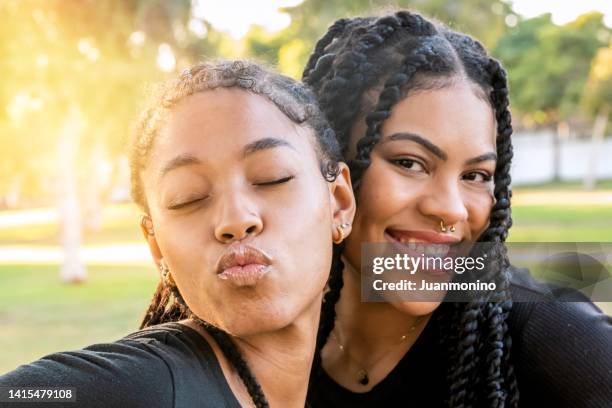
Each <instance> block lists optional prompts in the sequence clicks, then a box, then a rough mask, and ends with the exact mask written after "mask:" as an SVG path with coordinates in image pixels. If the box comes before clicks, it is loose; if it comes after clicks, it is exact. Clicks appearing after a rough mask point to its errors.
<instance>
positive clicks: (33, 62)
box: [0, 0, 612, 208]
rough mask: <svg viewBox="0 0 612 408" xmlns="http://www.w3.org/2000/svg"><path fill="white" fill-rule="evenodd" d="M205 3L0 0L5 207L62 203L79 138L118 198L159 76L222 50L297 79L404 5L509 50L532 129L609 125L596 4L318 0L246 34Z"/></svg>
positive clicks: (519, 99) (0, 169) (0, 194)
mask: <svg viewBox="0 0 612 408" xmlns="http://www.w3.org/2000/svg"><path fill="white" fill-rule="evenodd" d="M196 3H197V0H194V2H193V3H192V2H191V1H189V0H174V1H163V0H108V1H104V2H99V1H93V0H45V1H42V0H20V1H17V0H4V1H0V19H1V21H3V24H2V27H1V28H0V75H1V77H2V79H3V84H2V86H1V87H0V107H1V108H2V109H0V146H1V150H0V208H2V207H20V206H23V205H41V204H46V203H49V202H52V201H53V200H55V199H56V196H57V191H58V190H60V191H61V189H58V187H57V186H58V183H60V184H61V183H62V177H63V176H62V172H61V171H59V166H58V161H59V160H60V158H61V157H63V156H64V155H65V152H63V151H61V143H60V142H61V141H62V140H64V141H66V143H68V144H70V145H71V146H73V147H74V145H75V143H76V144H77V145H78V146H77V147H78V149H77V151H76V152H75V153H74V156H75V162H74V174H76V176H77V183H78V186H79V188H78V191H79V192H80V193H79V194H81V195H83V196H85V197H88V199H87V200H88V201H96V200H97V199H94V198H92V197H100V198H99V200H105V199H107V198H108V196H109V195H110V194H112V189H113V188H118V185H119V184H121V183H122V182H124V180H122V179H121V177H122V171H123V172H124V173H125V159H124V146H125V142H126V138H127V136H128V135H129V132H130V126H131V124H132V123H133V121H134V118H135V117H136V116H137V113H138V110H139V108H140V107H141V106H142V105H143V104H142V101H143V99H144V98H145V97H146V95H147V94H146V87H147V85H149V84H151V83H154V82H156V81H158V80H161V79H163V78H165V77H167V76H168V75H171V74H173V73H175V72H177V71H180V70H181V69H183V68H184V67H186V66H188V65H190V64H192V63H194V62H196V61H198V60H201V59H203V58H211V57H230V58H234V57H247V58H252V59H255V60H258V61H262V62H266V63H269V64H271V65H275V66H277V67H278V69H279V70H280V71H282V72H284V73H286V74H288V75H290V76H293V77H296V78H297V77H299V76H300V74H301V70H302V67H303V65H304V63H305V61H306V58H307V57H308V55H309V53H310V52H311V50H312V48H313V46H314V43H315V41H316V39H318V38H319V37H320V36H321V35H322V34H323V33H324V32H325V31H326V29H327V27H328V26H329V25H330V24H331V23H332V22H333V21H334V20H335V19H337V18H340V17H345V16H354V15H360V14H380V13H383V12H386V11H390V10H391V9H392V8H396V7H407V8H410V9H414V10H418V11H419V12H422V13H424V14H425V15H428V16H431V17H434V18H436V19H438V20H440V21H442V22H444V23H447V24H449V25H450V26H451V27H454V28H456V29H458V30H461V31H464V32H467V33H470V34H472V35H474V36H475V37H476V38H478V39H480V40H481V41H482V42H483V43H484V44H485V45H486V46H487V47H488V48H489V49H490V50H491V52H492V53H493V55H494V56H496V57H499V58H501V59H502V61H503V62H504V65H505V66H506V68H507V69H508V71H509V76H510V83H511V101H512V109H513V113H514V115H515V118H516V123H517V125H518V127H519V128H520V127H526V128H534V127H536V128H537V127H542V126H549V127H557V126H559V124H564V125H567V124H568V123H573V124H576V126H577V128H578V129H584V130H585V132H586V131H588V129H590V128H592V127H593V125H594V123H595V121H596V118H597V117H598V116H599V117H600V121H602V120H604V118H603V116H605V122H606V124H607V122H608V114H607V113H608V111H609V105H610V103H611V95H610V94H611V92H612V91H611V88H612V85H610V83H611V81H612V68H610V66H611V64H610V59H611V58H612V57H611V55H612V42H611V38H612V36H611V29H610V27H607V26H606V25H605V24H604V21H603V15H602V14H600V13H597V12H593V13H589V14H585V15H582V16H580V17H578V18H577V19H576V20H575V21H573V22H571V23H568V24H565V25H556V24H554V23H553V22H552V20H551V16H550V14H544V15H542V16H540V17H536V18H532V19H524V18H522V17H521V16H520V15H518V14H516V13H514V12H513V10H512V6H511V4H510V3H508V2H505V1H500V0H494V1H490V0H462V1H450V0H400V1H395V2H389V1H381V0H334V1H326V0H305V1H303V2H298V3H297V4H296V5H293V6H291V7H285V8H284V9H282V11H284V12H285V13H287V14H288V15H289V16H290V18H291V22H290V24H289V25H288V26H287V27H286V28H284V29H282V30H280V31H275V32H270V31H267V30H266V28H264V27H262V26H257V25H254V26H251V28H250V29H249V30H248V32H247V33H246V35H244V36H243V37H242V38H239V39H236V38H234V37H232V36H230V35H229V34H228V33H226V32H223V31H218V30H217V29H215V28H214V27H213V26H212V25H211V24H210V23H209V22H208V21H207V20H206V7H205V5H202V4H200V5H199V7H197V10H198V12H197V13H196V12H195V10H196V6H198V5H197V4H196ZM294 3H295V2H294ZM70 140H74V141H75V142H70ZM58 149H60V150H59V151H58ZM67 162H70V160H67ZM64 173H65V172H64ZM124 195H125V192H124ZM99 200H98V201H99ZM91 205H92V206H94V207H95V206H96V205H95V204H91Z"/></svg>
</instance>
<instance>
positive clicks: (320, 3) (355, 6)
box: [246, 0, 512, 78]
mask: <svg viewBox="0 0 612 408" xmlns="http://www.w3.org/2000/svg"><path fill="white" fill-rule="evenodd" d="M399 8H407V9H410V10H415V11H418V12H420V13H423V14H424V15H426V16H430V17H433V18H436V19H438V20H440V21H442V22H443V23H446V24H449V25H450V26H451V27H453V28H455V29H458V30H461V31H464V32H466V33H469V34H471V35H473V36H475V37H476V38H478V39H480V40H481V41H483V43H484V44H485V45H486V46H488V47H492V46H494V45H495V43H496V42H497V39H498V38H499V37H500V36H501V35H502V34H503V33H504V32H505V31H506V29H507V27H506V24H505V19H506V17H507V16H509V15H512V11H511V8H510V6H509V5H508V4H507V3H506V2H503V1H500V0H493V1H491V0H464V1H461V2H457V1H451V0H396V1H394V2H391V3H390V2H389V1H385V0H335V1H333V2H332V1H326V0H305V1H304V2H303V3H300V4H299V5H297V6H295V7H288V8H285V9H283V10H284V11H286V12H287V13H289V15H290V16H291V25H290V26H289V27H288V28H287V29H285V30H283V31H281V32H280V33H278V34H276V35H271V36H270V39H269V40H266V41H265V42H263V43H262V41H260V38H261V37H262V34H261V30H254V31H252V32H250V33H249V35H248V36H247V39H246V52H247V54H249V55H258V56H261V54H260V51H261V50H262V48H263V47H265V60H266V61H267V62H269V63H272V64H278V66H279V69H280V70H281V71H282V72H284V73H286V74H288V75H291V76H293V77H296V78H299V77H300V76H301V72H302V69H303V67H304V64H305V63H306V60H307V59H308V56H309V54H310V53H311V52H312V49H313V48H314V44H315V43H316V41H317V39H319V38H320V37H322V36H323V34H325V32H326V31H327V28H328V27H329V26H330V25H331V24H332V23H333V22H334V21H335V20H337V19H339V18H342V17H352V16H358V15H379V14H382V13H384V12H390V11H393V10H395V9H399Z"/></svg>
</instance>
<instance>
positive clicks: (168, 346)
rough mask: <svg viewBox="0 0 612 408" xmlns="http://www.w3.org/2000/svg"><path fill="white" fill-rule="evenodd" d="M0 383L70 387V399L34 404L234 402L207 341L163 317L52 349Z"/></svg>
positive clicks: (210, 404)
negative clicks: (96, 340) (78, 345)
mask: <svg viewBox="0 0 612 408" xmlns="http://www.w3.org/2000/svg"><path fill="white" fill-rule="evenodd" d="M0 386H2V387H13V388H17V387H38V386H40V387H74V388H75V389H76V403H70V402H64V403H50V402H44V403H42V402H39V403H25V402H21V403H19V404H14V403H0V406H11V407H15V406H17V405H18V406H19V407H27V406H40V407H49V408H51V407H59V406H69V407H75V408H76V407H94V408H96V407H136V408H138V407H142V408H145V407H146V408H150V407H161V408H164V407H173V408H174V407H215V408H216V407H239V406H240V405H239V403H238V401H237V400H236V398H235V397H234V395H233V393H232V392H231V389H230V388H229V385H228V384H227V381H226V380H225V377H224V376H223V372H222V371H221V367H220V365H219V362H218V361H217V359H216V356H215V354H214V352H213V351H212V349H211V348H210V345H209V344H208V343H207V342H206V340H205V339H204V338H203V337H202V336H201V335H200V334H199V333H197V332H196V331H194V330H193V329H191V328H189V327H187V326H185V325H182V324H179V323H166V324H162V325H158V326H152V327H150V328H146V329H144V330H140V331H138V332H135V333H133V334H131V335H128V336H126V337H125V338H123V339H121V340H119V341H116V342H114V343H104V344H95V345H92V346H89V347H86V348H84V349H83V350H78V351H69V352H62V353H54V354H50V355H48V356H45V357H43V358H41V359H40V360H37V361H35V362H33V363H31V364H26V365H22V366H20V367H18V368H17V369H15V370H14V371H12V372H9V373H7V374H5V375H3V376H0Z"/></svg>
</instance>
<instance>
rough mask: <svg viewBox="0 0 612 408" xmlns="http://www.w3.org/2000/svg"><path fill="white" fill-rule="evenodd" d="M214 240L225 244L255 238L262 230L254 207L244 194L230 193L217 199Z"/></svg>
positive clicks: (261, 222)
mask: <svg viewBox="0 0 612 408" xmlns="http://www.w3.org/2000/svg"><path fill="white" fill-rule="evenodd" d="M216 219H217V222H216V225H215V238H216V239H217V241H219V242H221V243H224V244H227V243H231V242H234V241H241V240H243V239H245V238H247V237H248V236H250V235H251V236H255V235H258V234H259V233H261V231H262V230H263V221H262V219H261V217H260V216H259V213H258V211H257V208H256V206H255V205H254V204H253V203H252V202H251V201H250V200H249V198H248V196H247V195H245V194H239V193H237V192H232V193H229V194H225V195H224V197H222V198H220V199H219V203H218V209H217V212H216Z"/></svg>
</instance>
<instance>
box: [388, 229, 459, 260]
mask: <svg viewBox="0 0 612 408" xmlns="http://www.w3.org/2000/svg"><path fill="white" fill-rule="evenodd" d="M385 236H386V237H387V239H388V240H389V241H391V242H392V243H393V244H395V246H396V247H398V248H399V249H400V250H401V251H402V252H404V253H408V254H410V255H412V256H421V255H425V256H430V257H438V258H444V257H446V256H449V254H450V256H452V254H453V253H454V251H452V249H453V246H454V245H453V244H449V243H438V242H432V241H427V240H423V239H418V238H413V237H408V236H405V235H397V234H394V233H393V231H389V230H386V231H385Z"/></svg>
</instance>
